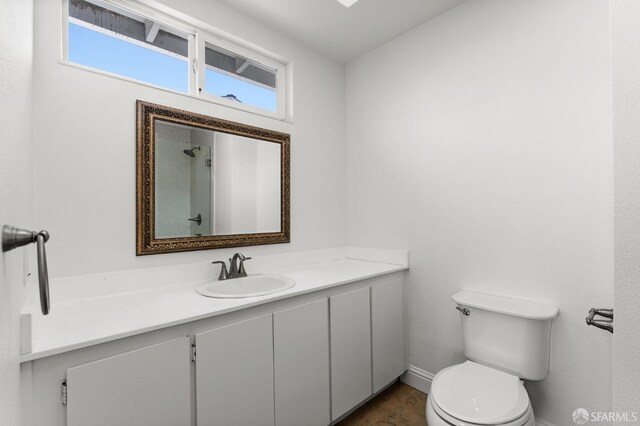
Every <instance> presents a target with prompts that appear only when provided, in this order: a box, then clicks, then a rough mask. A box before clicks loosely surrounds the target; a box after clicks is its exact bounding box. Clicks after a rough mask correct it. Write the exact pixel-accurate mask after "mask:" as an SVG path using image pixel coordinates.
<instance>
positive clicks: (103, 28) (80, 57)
mask: <svg viewBox="0 0 640 426" xmlns="http://www.w3.org/2000/svg"><path fill="white" fill-rule="evenodd" d="M125 13H126V12H124V11H119V10H118V9H115V8H110V9H107V8H104V7H101V6H99V5H97V4H93V3H89V2H87V1H84V0H69V26H68V36H69V45H68V52H69V61H70V62H74V63H76V64H80V65H85V66H88V67H91V68H97V69H100V70H103V71H107V72H110V73H113V74H118V75H121V76H124V77H129V78H133V79H135V80H140V81H144V82H146V83H150V84H154V85H157V86H161V87H165V88H167V89H172V90H176V91H178V92H183V93H187V92H188V83H189V66H188V39H187V36H186V35H184V34H180V33H178V32H175V31H171V32H170V31H168V30H167V28H166V27H163V26H161V25H160V24H159V23H158V22H152V21H150V20H146V19H144V18H143V17H140V16H136V15H133V14H130V13H127V14H125Z"/></svg>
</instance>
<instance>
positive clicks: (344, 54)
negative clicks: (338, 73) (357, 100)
mask: <svg viewBox="0 0 640 426" xmlns="http://www.w3.org/2000/svg"><path fill="white" fill-rule="evenodd" d="M462 1H464V0H360V1H358V2H357V3H356V4H354V5H353V6H351V7H350V8H346V7H344V6H342V5H341V4H340V3H339V2H338V1H336V0H220V2H221V3H224V4H226V5H227V6H229V7H231V8H233V9H235V10H237V11H238V12H241V13H242V14H244V15H247V16H250V17H251V18H253V19H255V20H256V21H259V22H261V23H263V24H265V25H267V26H269V27H272V28H276V29H277V30H278V31H279V32H281V33H283V34H285V35H287V36H289V37H291V38H293V39H296V40H298V41H300V42H302V43H303V44H306V45H307V46H310V47H312V48H314V49H316V50H318V51H320V52H322V53H324V54H326V55H328V56H330V57H333V58H335V59H337V60H339V61H342V62H348V61H350V60H351V59H355V58H357V57H358V56H361V55H362V54H364V53H366V52H368V51H370V50H372V49H374V48H375V47H377V46H379V45H381V44H383V43H385V42H387V41H389V40H391V39H393V38H395V37H397V36H399V35H400V34H402V33H404V32H406V31H408V30H410V29H412V28H414V27H416V26H418V25H420V24H421V23H423V22H425V21H428V20H429V19H431V18H433V17H435V16H438V15H440V14H441V13H443V12H445V11H446V10H448V9H450V8H452V7H454V6H455V5H457V4H459V3H461V2H462Z"/></svg>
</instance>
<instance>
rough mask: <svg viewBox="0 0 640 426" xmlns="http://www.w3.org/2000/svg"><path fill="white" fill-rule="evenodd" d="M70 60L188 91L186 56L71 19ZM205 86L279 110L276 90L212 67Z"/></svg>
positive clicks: (222, 94)
mask: <svg viewBox="0 0 640 426" xmlns="http://www.w3.org/2000/svg"><path fill="white" fill-rule="evenodd" d="M69 61H70V62H74V63H76V64H80V65H85V66H88V67H91V68H96V69H99V70H103V71H107V72H110V73H113V74H118V75H122V76H125V77H129V78H132V79H135V80H140V81H143V82H146V83H150V84H154V85H156V86H161V87H165V88H168V89H172V90H176V91H178V92H183V93H187V92H188V77H189V75H188V72H189V70H188V65H187V59H186V58H185V59H184V60H181V59H178V58H176V57H174V56H170V55H167V54H163V53H160V52H158V51H157V50H152V49H147V48H145V47H143V46H140V45H138V44H134V43H130V42H128V41H125V40H124V39H122V38H119V37H114V36H109V35H106V34H103V33H101V32H98V31H93V30H91V29H89V28H86V27H83V26H81V25H76V24H73V23H69ZM205 90H206V91H207V92H208V93H211V94H213V95H216V96H225V95H228V94H233V95H235V97H236V98H237V99H239V100H240V101H241V102H242V103H243V104H249V105H253V106H256V107H258V108H262V109H265V110H267V111H272V112H277V109H278V102H277V95H276V92H275V91H274V90H269V89H266V88H263V87H261V86H257V85H255V84H251V83H249V82H247V81H243V80H240V79H237V78H233V77H230V76H228V75H225V74H222V73H219V72H216V71H214V70H211V69H206V71H205Z"/></svg>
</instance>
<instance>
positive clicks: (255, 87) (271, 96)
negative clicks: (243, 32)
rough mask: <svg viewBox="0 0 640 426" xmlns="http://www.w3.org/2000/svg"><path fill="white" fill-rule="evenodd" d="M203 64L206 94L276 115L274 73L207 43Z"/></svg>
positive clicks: (276, 102) (272, 70)
mask: <svg viewBox="0 0 640 426" xmlns="http://www.w3.org/2000/svg"><path fill="white" fill-rule="evenodd" d="M205 64H206V65H205V70H204V81H205V85H204V87H205V91H206V92H207V93H210V94H213V95H216V96H221V97H223V98H227V99H230V100H232V101H235V102H244V103H247V104H249V105H253V106H255V107H258V108H262V109H266V110H267V111H271V112H277V111H278V100H277V91H276V86H277V79H276V76H277V70H275V69H270V68H268V67H265V66H264V65H261V64H260V63H258V62H255V61H252V60H250V59H248V58H245V57H243V56H240V55H237V54H234V53H232V52H229V51H226V50H224V49H221V48H219V47H216V46H212V45H210V44H209V43H206V44H205Z"/></svg>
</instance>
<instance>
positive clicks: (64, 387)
mask: <svg viewBox="0 0 640 426" xmlns="http://www.w3.org/2000/svg"><path fill="white" fill-rule="evenodd" d="M60 402H61V403H62V405H67V381H66V380H63V381H62V384H61V385H60Z"/></svg>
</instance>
